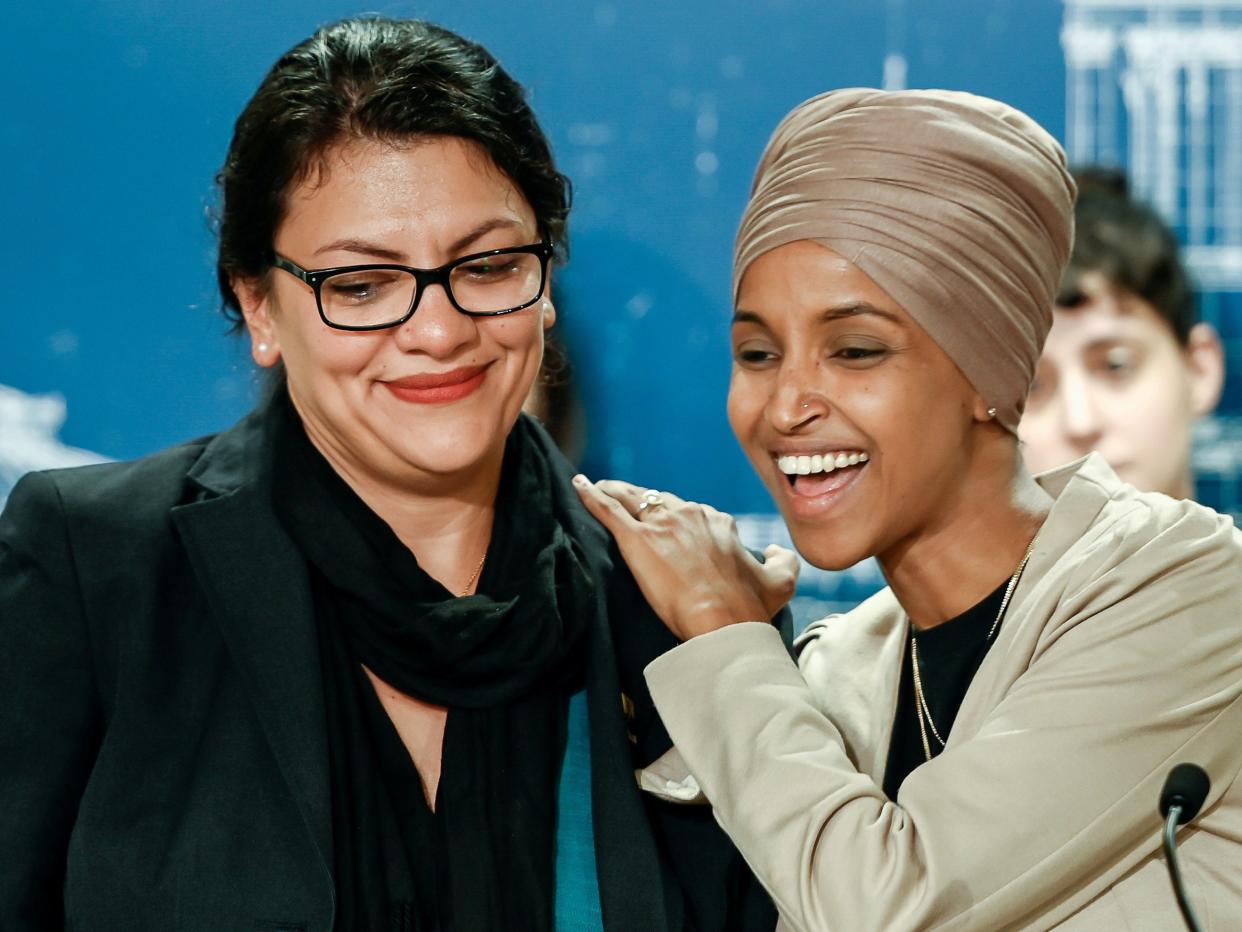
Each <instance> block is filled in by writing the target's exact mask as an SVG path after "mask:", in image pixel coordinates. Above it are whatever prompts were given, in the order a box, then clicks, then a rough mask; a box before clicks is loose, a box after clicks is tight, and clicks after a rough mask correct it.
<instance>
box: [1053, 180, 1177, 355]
mask: <svg viewBox="0 0 1242 932" xmlns="http://www.w3.org/2000/svg"><path fill="white" fill-rule="evenodd" d="M1074 179H1075V180H1076V181H1077V182H1078V203H1077V204H1076V205H1075V206H1074V251H1073V254H1072V255H1071V256H1070V261H1069V265H1067V266H1066V268H1065V273H1064V275H1063V276H1062V278H1061V288H1060V291H1059V292H1058V294H1057V304H1058V305H1059V306H1061V307H1066V308H1073V307H1077V306H1078V305H1080V304H1082V303H1083V302H1084V301H1085V300H1086V298H1085V296H1084V295H1083V292H1082V288H1081V282H1082V278H1083V276H1084V275H1086V274H1088V273H1090V272H1096V273H1099V274H1101V275H1103V276H1104V278H1105V279H1106V280H1107V281H1108V283H1109V284H1111V285H1112V286H1113V287H1114V288H1117V289H1120V290H1121V291H1125V292H1128V293H1130V294H1132V295H1135V296H1136V297H1139V298H1142V299H1143V300H1144V301H1146V302H1147V303H1148V304H1150V305H1151V306H1152V308H1154V309H1155V311H1156V313H1157V314H1159V315H1160V316H1161V317H1162V318H1164V320H1165V321H1167V322H1168V324H1169V327H1170V328H1172V330H1173V334H1174V336H1175V337H1176V338H1177V342H1178V343H1179V344H1181V345H1182V346H1186V343H1187V341H1188V340H1189V338H1190V330H1191V328H1192V327H1194V325H1195V323H1196V322H1197V320H1198V313H1197V309H1196V306H1195V291H1194V284H1193V282H1192V281H1191V278H1190V274H1189V273H1188V272H1187V271H1186V267H1185V265H1183V263H1182V259H1181V250H1180V248H1179V246H1178V242H1177V237H1176V236H1174V235H1173V231H1172V230H1170V229H1169V227H1168V226H1167V225H1166V224H1165V222H1164V221H1163V220H1161V219H1160V217H1159V215H1158V214H1157V213H1156V212H1155V210H1153V209H1152V208H1151V207H1150V206H1149V205H1147V204H1145V203H1143V202H1142V201H1139V200H1136V199H1134V198H1133V197H1132V196H1131V194H1130V184H1129V181H1128V179H1127V178H1126V176H1125V173H1124V172H1122V171H1121V170H1120V169H1115V168H1105V167H1101V166H1084V167H1080V168H1078V169H1075V171H1074Z"/></svg>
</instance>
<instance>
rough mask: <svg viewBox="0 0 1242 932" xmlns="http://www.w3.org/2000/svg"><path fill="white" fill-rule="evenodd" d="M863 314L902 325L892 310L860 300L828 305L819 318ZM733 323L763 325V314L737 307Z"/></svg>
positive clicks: (829, 319)
mask: <svg viewBox="0 0 1242 932" xmlns="http://www.w3.org/2000/svg"><path fill="white" fill-rule="evenodd" d="M863 314H873V315H875V316H876V317H882V318H884V319H885V320H887V321H890V322H892V323H894V324H897V325H899V326H902V325H903V324H902V320H901V318H900V317H898V316H897V315H896V314H894V313H893V312H892V311H886V310H884V309H883V308H880V307H876V306H875V305H874V304H867V303H866V302H865V301H860V302H858V303H857V304H844V305H841V306H840V307H830V308H827V309H825V310H824V312H823V314H822V315H821V320H823V321H824V322H825V323H831V322H833V321H837V320H845V319H846V318H849V317H858V316H860V315H863ZM733 323H735V324H759V325H760V326H763V325H764V320H763V316H762V315H761V314H759V313H757V312H755V311H747V310H743V309H741V308H738V309H737V310H736V311H734V312H733Z"/></svg>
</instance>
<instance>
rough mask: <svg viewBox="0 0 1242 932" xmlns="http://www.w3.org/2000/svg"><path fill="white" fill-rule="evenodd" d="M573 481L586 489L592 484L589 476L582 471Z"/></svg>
mask: <svg viewBox="0 0 1242 932" xmlns="http://www.w3.org/2000/svg"><path fill="white" fill-rule="evenodd" d="M573 483H574V485H576V486H577V487H578V488H580V489H585V488H586V487H587V486H588V485H590V484H591V482H590V480H589V479H587V477H586V476H584V475H583V474H582V473H578V475H576V476H574V478H573Z"/></svg>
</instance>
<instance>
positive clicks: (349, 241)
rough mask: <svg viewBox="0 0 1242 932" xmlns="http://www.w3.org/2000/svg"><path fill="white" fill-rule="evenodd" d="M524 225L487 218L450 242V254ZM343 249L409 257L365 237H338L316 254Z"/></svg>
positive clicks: (513, 220) (375, 255)
mask: <svg viewBox="0 0 1242 932" xmlns="http://www.w3.org/2000/svg"><path fill="white" fill-rule="evenodd" d="M522 226H524V224H523V223H522V221H520V220H518V219H516V218H513V217H493V218H492V219H491V220H485V221H484V222H483V223H480V224H479V225H478V226H477V227H475V228H474V229H473V230H471V231H470V232H468V233H466V234H465V235H464V236H460V237H458V238H457V239H456V240H454V241H453V242H452V243H451V244H449V248H448V252H449V254H450V255H456V254H459V253H462V252H463V251H464V250H465V249H466V247H468V246H469V245H471V244H472V243H474V242H476V241H478V240H480V239H482V238H483V237H484V236H486V235H487V234H488V233H491V232H492V231H493V230H503V229H509V228H520V227H522ZM335 250H341V251H342V252H354V253H358V254H359V255H361V256H368V257H372V258H377V259H382V260H384V261H385V262H394V263H399V262H402V261H403V260H405V259H406V258H407V256H406V255H405V253H402V252H398V251H396V250H393V249H389V248H388V247H387V246H381V245H380V244H379V243H375V242H372V241H371V240H365V239H354V238H352V237H351V238H346V239H338V240H333V241H332V242H330V243H328V244H326V245H324V246H321V247H319V248H318V249H316V250H315V252H314V255H316V256H318V255H322V254H323V253H325V252H333V251H335Z"/></svg>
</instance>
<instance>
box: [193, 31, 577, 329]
mask: <svg viewBox="0 0 1242 932" xmlns="http://www.w3.org/2000/svg"><path fill="white" fill-rule="evenodd" d="M420 136H456V137H460V138H463V139H469V140H472V141H473V142H475V143H477V144H479V145H480V146H481V147H482V148H483V150H484V151H485V152H486V153H487V154H488V155H489V156H490V157H491V160H492V162H494V163H495V165H496V167H497V168H499V169H500V170H501V171H502V172H504V174H505V175H507V176H508V178H509V179H510V180H511V181H512V182H513V183H514V185H516V187H517V189H518V190H519V191H520V192H521V193H522V194H523V196H524V197H525V198H526V201H527V203H529V204H530V206H531V209H532V210H533V211H534V213H535V217H536V219H537V220H538V223H539V228H540V233H541V234H542V235H543V236H545V237H547V239H548V240H549V241H550V242H551V243H552V244H553V246H554V247H555V249H556V255H557V257H558V258H560V259H563V258H564V256H565V253H566V249H567V242H566V221H567V219H568V216H569V206H570V186H569V179H567V178H566V177H565V176H564V175H562V174H561V173H560V172H559V171H557V169H556V165H555V162H554V161H553V158H552V150H551V147H550V146H549V145H548V140H547V138H546V137H545V136H544V134H543V130H542V129H540V127H539V123H538V122H537V121H536V119H535V115H534V113H533V112H532V111H531V109H530V106H529V104H528V103H527V101H526V93H525V91H524V90H523V89H522V86H521V85H520V84H518V83H517V82H516V81H514V80H513V78H511V77H510V76H509V75H508V73H507V72H506V71H505V70H504V69H503V68H501V67H500V64H499V63H498V62H497V61H496V59H495V58H493V57H492V55H491V53H490V52H488V51H487V50H486V49H485V48H483V47H482V46H481V45H478V44H477V43H474V42H471V41H469V40H468V39H464V38H462V37H461V36H459V35H457V34H456V33H453V32H450V31H449V30H447V29H444V28H442V27H440V26H436V25H434V24H432V23H427V22H422V21H420V20H399V19H386V18H380V17H367V18H359V19H348V20H343V21H341V22H339V23H334V24H332V25H330V26H325V27H323V28H322V29H320V30H319V31H318V32H316V33H315V34H314V35H313V36H311V37H310V38H309V39H307V40H306V41H304V42H302V43H300V44H298V45H296V46H294V47H293V48H292V49H290V50H289V51H288V52H286V53H285V54H284V55H283V56H281V58H280V60H279V61H277V62H276V64H275V65H274V66H273V67H272V70H271V71H269V72H268V74H267V76H266V77H265V78H264V79H263V82H262V83H261V84H260V85H259V88H258V90H257V91H255V93H254V96H253V97H252V98H251V99H250V101H249V103H247V104H246V107H245V109H244V110H243V111H242V113H241V116H239V117H238V118H237V124H236V126H235V128H234V132H233V141H232V143H231V144H230V146H229V151H228V156H227V157H226V158H225V161H224V166H223V168H221V169H220V171H219V173H218V174H217V175H216V183H217V185H218V186H219V191H220V203H219V208H218V213H217V229H218V235H219V252H218V256H217V262H216V275H217V278H218V280H219V286H220V295H221V297H222V298H223V311H224V314H225V316H226V317H227V318H228V319H229V320H230V321H231V322H232V324H233V327H234V329H238V328H239V327H240V326H241V322H242V316H241V306H240V303H239V302H238V298H237V295H236V294H235V293H234V291H233V286H232V284H231V282H232V279H233V278H234V277H240V278H247V279H253V280H257V279H259V278H260V277H261V276H263V275H264V274H265V273H266V272H267V271H268V270H269V268H270V265H271V257H272V243H273V240H274V238H275V234H276V230H277V228H278V227H279V225H280V223H281V221H282V220H283V219H284V215H285V209H286V200H287V196H288V194H289V192H290V190H291V188H292V187H293V186H294V185H296V184H298V183H299V182H301V181H302V180H304V179H305V178H306V177H307V176H308V175H309V174H310V173H311V172H312V170H314V169H315V168H316V167H317V166H318V165H321V164H322V159H323V158H324V156H325V155H326V154H327V153H328V152H329V151H330V150H331V149H332V148H333V147H334V146H336V145H339V144H341V143H342V142H344V141H347V140H349V139H356V138H367V139H378V140H391V141H393V142H401V141H403V140H407V139H410V138H414V137H420Z"/></svg>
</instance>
